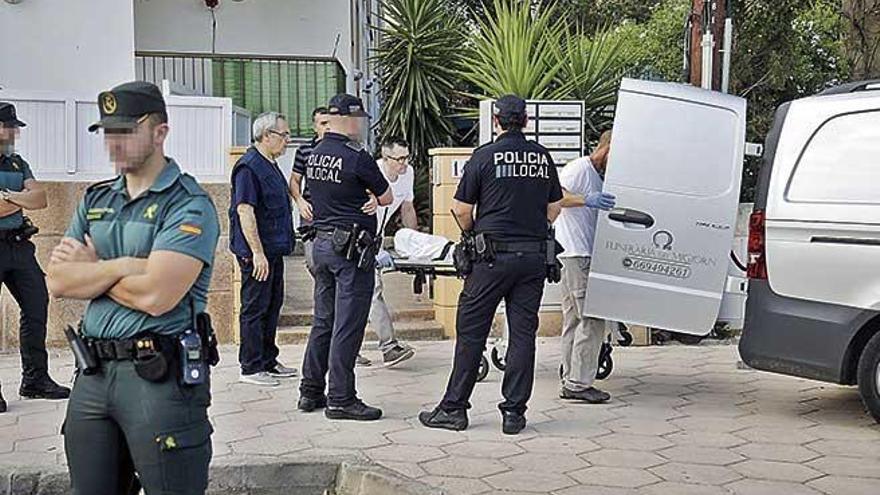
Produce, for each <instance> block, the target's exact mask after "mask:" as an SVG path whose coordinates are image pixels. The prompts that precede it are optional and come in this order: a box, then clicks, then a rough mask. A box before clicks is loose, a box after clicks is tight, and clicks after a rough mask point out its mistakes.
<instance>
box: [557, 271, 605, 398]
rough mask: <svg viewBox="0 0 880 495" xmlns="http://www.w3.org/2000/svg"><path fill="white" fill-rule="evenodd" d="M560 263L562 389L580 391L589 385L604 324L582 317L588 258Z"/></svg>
mask: <svg viewBox="0 0 880 495" xmlns="http://www.w3.org/2000/svg"><path fill="white" fill-rule="evenodd" d="M560 260H561V261H562V386H563V387H565V388H567V389H569V390H571V391H574V392H580V391H582V390H586V389H588V388H590V387H592V386H593V382H594V381H595V380H596V372H597V370H598V368H599V351H600V350H601V349H602V342H603V341H604V340H605V321H604V320H599V319H596V318H587V317H585V316H583V314H582V310H583V303H584V297H585V296H586V293H587V276H588V275H589V274H590V258H589V257H586V256H584V257H573V258H560Z"/></svg>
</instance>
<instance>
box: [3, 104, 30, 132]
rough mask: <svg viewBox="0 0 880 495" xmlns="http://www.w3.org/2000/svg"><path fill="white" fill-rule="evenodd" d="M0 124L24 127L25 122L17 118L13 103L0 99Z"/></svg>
mask: <svg viewBox="0 0 880 495" xmlns="http://www.w3.org/2000/svg"><path fill="white" fill-rule="evenodd" d="M0 124H2V125H4V126H6V127H25V126H26V125H27V124H25V123H24V122H22V121H20V120H18V117H17V116H16V115H15V105H13V104H12V103H8V102H5V101H0Z"/></svg>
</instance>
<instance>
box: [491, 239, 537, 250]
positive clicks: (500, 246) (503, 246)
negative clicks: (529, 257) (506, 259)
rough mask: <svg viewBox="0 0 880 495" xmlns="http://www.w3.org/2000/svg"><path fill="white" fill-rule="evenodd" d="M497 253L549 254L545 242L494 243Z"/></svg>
mask: <svg viewBox="0 0 880 495" xmlns="http://www.w3.org/2000/svg"><path fill="white" fill-rule="evenodd" d="M492 247H493V249H495V252H496V253H544V252H547V246H546V243H545V242H543V241H523V242H501V241H494V240H493V241H492Z"/></svg>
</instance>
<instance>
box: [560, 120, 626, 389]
mask: <svg viewBox="0 0 880 495" xmlns="http://www.w3.org/2000/svg"><path fill="white" fill-rule="evenodd" d="M610 149H611V131H606V132H605V133H603V134H602V136H601V137H600V138H599V144H598V145H597V146H596V149H595V150H594V151H593V153H592V154H591V155H590V156H585V157H582V158H578V159H577V160H574V161H572V162H570V163H568V164H567V165H566V166H565V167H563V168H562V171H560V172H559V182H560V184H561V185H562V191H563V199H562V213H560V214H559V217H558V218H557V219H556V222H555V223H554V226H555V227H556V240H558V241H559V243H560V244H562V247H564V248H565V251H564V252H563V253H562V254H560V255H559V259H560V261H561V262H562V289H563V294H562V320H563V322H562V390H561V391H560V393H559V397H560V398H562V399H568V400H579V401H585V402H588V403H591V404H599V403H603V402H607V401H609V400H611V395H610V394H608V393H607V392H603V391H601V390H599V389H597V388H596V387H594V386H593V382H594V381H595V380H596V371H597V369H598V366H599V351H600V349H601V347H602V341H603V340H604V339H605V322H604V321H603V320H598V319H596V318H587V317H584V316H583V314H582V309H583V307H582V306H583V302H584V297H585V295H586V292H587V276H588V275H589V273H590V258H591V256H592V253H593V238H594V237H595V235H596V221H597V218H598V216H599V212H598V210H609V209H611V208H613V207H614V204H615V201H614V196H612V195H610V194H608V193H604V192H602V177H601V176H600V174H603V173H604V172H605V165H606V164H607V163H608V153H609V151H610Z"/></svg>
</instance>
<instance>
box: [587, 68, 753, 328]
mask: <svg viewBox="0 0 880 495" xmlns="http://www.w3.org/2000/svg"><path fill="white" fill-rule="evenodd" d="M745 127H746V102H745V100H743V99H742V98H738V97H734V96H730V95H725V94H722V93H717V92H711V91H706V90H702V89H698V88H695V87H692V86H686V85H682V84H673V83H658V82H649V81H635V80H629V79H625V80H624V81H623V82H622V84H621V88H620V93H619V99H618V104H617V111H616V114H615V120H614V135H613V137H612V144H611V154H610V157H609V163H608V168H607V171H606V178H605V190H606V191H608V192H610V193H612V194H614V195H616V196H617V207H616V208H615V209H614V210H612V211H610V212H603V213H601V214H600V215H599V223H598V226H597V233H596V240H595V243H594V247H593V259H592V266H591V272H590V277H589V282H588V286H587V298H586V302H585V304H584V314H585V315H588V316H593V317H598V318H604V319H609V320H615V321H621V322H625V323H632V324H639V325H645V326H649V327H655V328H662V329H667V330H673V331H677V332H682V333H689V334H694V335H705V334H707V333H708V332H709V331H710V330H711V329H712V327H713V325H714V323H715V320H716V318H717V316H718V311H719V307H720V304H721V298H722V294H723V292H724V289H725V283H726V280H727V271H728V257H729V253H730V248H731V244H732V242H733V236H734V232H735V226H736V217H737V206H738V203H739V192H740V179H741V173H742V163H743V152H744V148H745Z"/></svg>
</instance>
